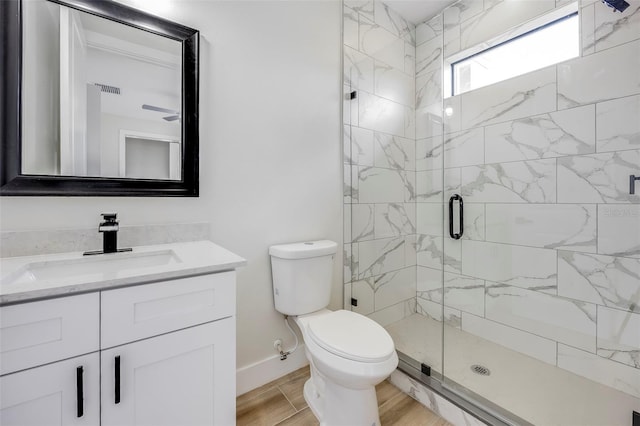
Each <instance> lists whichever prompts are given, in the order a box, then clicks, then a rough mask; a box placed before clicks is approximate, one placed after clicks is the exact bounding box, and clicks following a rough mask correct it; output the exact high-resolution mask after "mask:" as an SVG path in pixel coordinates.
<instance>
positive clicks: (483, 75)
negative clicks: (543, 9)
mask: <svg viewBox="0 0 640 426" xmlns="http://www.w3.org/2000/svg"><path fill="white" fill-rule="evenodd" d="M545 18H546V19H545ZM535 25H536V26H535V27H533V28H530V26H529V29H527V28H525V29H523V30H522V32H521V34H519V35H517V36H515V37H512V38H510V39H508V40H497V41H494V42H493V43H492V44H493V45H492V46H491V47H489V48H486V49H484V50H481V51H479V52H475V53H474V52H469V51H466V52H464V53H462V55H456V56H457V57H458V58H460V57H461V56H462V59H459V60H455V59H454V60H451V59H450V60H448V61H447V63H448V64H449V65H450V66H451V88H450V90H451V95H452V96H453V95H458V94H461V93H464V92H468V91H470V90H474V89H477V88H479V87H483V86H488V85H490V84H493V83H496V82H499V81H503V80H507V79H509V78H512V77H515V76H518V75H522V74H526V73H528V72H530V71H535V70H537V69H540V68H544V67H547V66H549V65H553V64H557V63H559V62H562V61H565V60H567V59H571V58H575V57H577V56H578V55H579V52H580V29H579V18H578V12H577V11H575V10H571V11H569V12H567V11H566V9H565V10H564V11H563V14H562V16H560V17H558V14H557V12H556V13H554V14H553V16H552V17H549V16H547V17H544V18H543V19H542V20H538V21H537V22H535Z"/></svg>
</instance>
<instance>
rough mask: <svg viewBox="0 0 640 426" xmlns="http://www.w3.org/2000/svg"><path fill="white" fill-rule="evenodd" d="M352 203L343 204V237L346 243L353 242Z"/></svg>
mask: <svg viewBox="0 0 640 426" xmlns="http://www.w3.org/2000/svg"><path fill="white" fill-rule="evenodd" d="M351 228H352V227H351V204H343V205H342V238H343V241H344V243H345V244H348V243H351Z"/></svg>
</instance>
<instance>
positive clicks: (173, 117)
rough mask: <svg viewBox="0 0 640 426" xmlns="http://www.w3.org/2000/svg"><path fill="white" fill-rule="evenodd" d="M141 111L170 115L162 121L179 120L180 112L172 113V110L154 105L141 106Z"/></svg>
mask: <svg viewBox="0 0 640 426" xmlns="http://www.w3.org/2000/svg"><path fill="white" fill-rule="evenodd" d="M142 109H146V110H148V111H156V112H163V113H165V114H171V115H168V116H166V117H162V119H163V120H166V121H176V120H180V111H174V110H172V109H167V108H160V107H157V106H155V105H147V104H143V105H142Z"/></svg>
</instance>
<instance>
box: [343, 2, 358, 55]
mask: <svg viewBox="0 0 640 426" xmlns="http://www.w3.org/2000/svg"><path fill="white" fill-rule="evenodd" d="M343 10H344V12H343V18H344V21H343V25H344V27H343V33H342V40H343V42H344V44H345V46H349V47H352V48H354V49H357V48H358V43H359V41H358V19H359V18H358V12H356V11H355V10H353V9H349V8H348V7H345V8H344V9H343Z"/></svg>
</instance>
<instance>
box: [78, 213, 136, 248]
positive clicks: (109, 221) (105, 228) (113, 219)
mask: <svg viewBox="0 0 640 426" xmlns="http://www.w3.org/2000/svg"><path fill="white" fill-rule="evenodd" d="M101 216H102V222H100V225H98V232H102V233H103V234H104V239H103V241H102V250H95V251H87V252H85V253H84V255H85V256H88V255H92V254H106V253H118V252H123V251H131V249H130V248H122V249H119V248H118V230H119V229H120V225H118V220H117V219H118V213H102V215H101Z"/></svg>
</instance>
